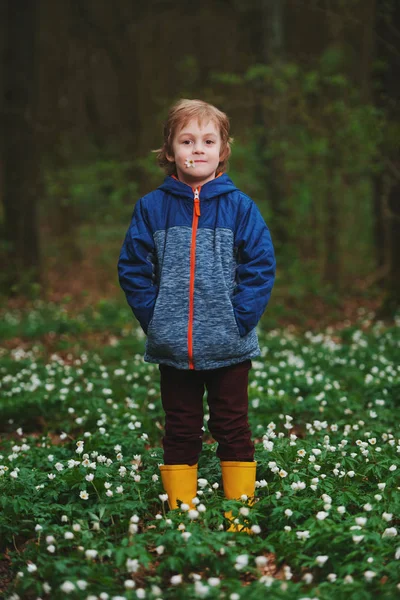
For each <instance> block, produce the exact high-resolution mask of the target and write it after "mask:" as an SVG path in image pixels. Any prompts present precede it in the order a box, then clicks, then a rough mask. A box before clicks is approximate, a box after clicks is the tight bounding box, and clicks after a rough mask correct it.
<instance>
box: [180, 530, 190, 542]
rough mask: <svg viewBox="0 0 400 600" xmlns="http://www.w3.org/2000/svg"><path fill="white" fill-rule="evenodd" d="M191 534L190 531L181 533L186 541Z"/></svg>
mask: <svg viewBox="0 0 400 600" xmlns="http://www.w3.org/2000/svg"><path fill="white" fill-rule="evenodd" d="M191 535H192V534H191V533H190V531H184V532H183V533H182V538H183V539H184V540H185V542H187V541H188V539H189V538H190V536H191Z"/></svg>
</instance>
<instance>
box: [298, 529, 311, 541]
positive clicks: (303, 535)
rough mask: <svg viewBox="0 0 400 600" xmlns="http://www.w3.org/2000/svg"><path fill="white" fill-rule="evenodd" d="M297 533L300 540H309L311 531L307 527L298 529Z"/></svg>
mask: <svg viewBox="0 0 400 600" xmlns="http://www.w3.org/2000/svg"><path fill="white" fill-rule="evenodd" d="M296 535H297V537H298V538H299V540H308V538H309V537H310V532H309V531H308V529H306V530H305V531H296Z"/></svg>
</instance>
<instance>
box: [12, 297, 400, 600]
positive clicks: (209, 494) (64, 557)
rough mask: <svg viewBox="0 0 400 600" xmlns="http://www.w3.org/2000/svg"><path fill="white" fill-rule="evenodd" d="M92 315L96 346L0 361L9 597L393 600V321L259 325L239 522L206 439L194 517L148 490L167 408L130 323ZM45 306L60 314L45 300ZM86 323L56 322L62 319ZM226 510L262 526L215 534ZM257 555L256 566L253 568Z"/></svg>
mask: <svg viewBox="0 0 400 600" xmlns="http://www.w3.org/2000/svg"><path fill="white" fill-rule="evenodd" d="M38 308H39V307H37V308H36V310H35V311H34V315H33V316H31V317H29V314H26V315H22V314H20V315H17V314H15V313H14V314H13V320H14V327H17V326H18V327H22V329H20V330H19V331H20V332H23V331H26V329H25V328H26V327H28V326H29V323H31V324H32V323H35V322H36V323H37V322H38V315H37V311H38ZM40 308H41V310H42V311H43V313H44V308H45V307H44V306H42V307H40ZM95 313H96V315H97V320H95V319H94V315H92V319H93V321H92V322H91V323H90V326H91V327H96V328H97V329H99V330H100V329H101V328H103V330H104V332H110V331H112V332H113V334H112V336H110V342H109V343H108V344H104V345H100V346H98V347H97V348H96V349H95V350H88V349H87V348H86V347H85V344H84V339H83V338H82V340H81V341H80V342H79V343H78V344H77V343H76V341H74V343H73V346H72V345H71V346H70V348H69V349H68V350H67V349H65V350H64V352H62V353H53V354H51V355H50V356H49V355H48V354H47V353H46V351H45V348H44V347H43V346H42V345H41V343H38V342H37V341H36V340H35V339H33V341H32V342H31V343H30V344H29V345H27V344H26V343H25V345H24V346H25V347H24V349H22V348H15V349H14V350H13V351H4V350H3V351H2V354H1V362H0V384H1V390H2V395H1V400H0V423H1V424H2V425H1V429H0V432H1V436H2V437H1V441H0V539H1V549H2V550H3V551H5V549H6V548H7V553H8V555H9V556H11V560H12V570H13V573H14V575H15V577H14V579H13V582H12V583H11V584H10V586H9V589H8V590H7V593H8V597H11V598H12V597H13V596H12V594H13V593H15V594H18V596H19V597H20V598H26V599H27V600H30V599H31V598H32V599H35V598H37V597H43V596H44V597H46V594H47V595H48V594H49V593H50V596H51V598H54V600H64V598H65V597H66V595H68V593H69V592H67V591H66V589H67V588H65V587H63V586H66V585H67V586H70V587H71V586H73V591H72V592H71V597H73V598H79V599H81V598H82V600H86V599H87V598H89V597H90V596H91V595H92V596H96V597H98V598H99V597H101V596H100V594H102V593H105V592H106V593H108V594H109V596H110V597H113V596H117V595H118V596H120V597H121V596H122V597H124V598H126V600H132V599H133V598H135V599H136V598H138V597H139V598H140V597H142V595H143V594H142V592H139V594H137V590H138V589H142V590H144V591H145V594H146V598H150V599H153V600H155V599H156V598H161V597H162V598H166V599H167V600H168V599H171V600H172V599H173V600H175V599H182V600H184V599H185V600H186V599H189V600H190V599H194V598H199V597H206V598H211V599H213V598H215V599H216V598H221V597H223V598H235V597H236V598H239V599H242V598H243V599H244V598H245V599H246V600H247V599H248V598H250V599H253V600H263V599H264V598H265V596H266V595H267V596H268V595H269V596H271V597H273V598H282V599H283V598H291V599H292V598H293V599H294V600H300V599H304V598H306V597H308V598H310V597H320V598H324V599H326V600H337V599H338V598H339V599H342V598H343V599H350V598H351V599H353V598H366V599H367V600H370V599H372V598H373V597H380V598H381V597H382V598H386V599H387V600H389V599H390V598H393V597H394V596H395V594H396V590H397V587H396V586H397V584H398V553H399V550H398V548H397V546H398V542H397V541H396V540H397V538H396V537H393V536H394V531H396V530H397V529H398V522H397V520H396V517H395V515H397V514H398V511H399V509H400V503H399V495H398V493H397V492H398V490H397V486H398V475H397V472H398V449H399V440H398V435H397V431H396V423H395V422H394V421H393V415H394V413H395V410H396V406H397V403H398V397H399V393H400V371H399V368H398V365H399V362H400V361H399V359H400V354H399V352H400V347H399V342H398V327H397V326H393V327H384V326H383V324H382V323H377V324H375V325H371V321H370V320H369V315H365V317H363V318H362V319H361V320H360V321H359V322H358V323H354V324H352V325H349V326H348V327H347V328H345V329H342V330H341V331H335V332H332V331H329V330H326V331H320V332H312V331H308V332H306V333H305V334H304V335H301V336H300V335H299V336H295V335H293V334H292V333H290V332H289V331H288V330H284V329H280V330H278V329H276V330H272V331H270V332H269V333H268V334H265V333H263V332H260V346H261V356H260V357H259V358H257V359H254V360H253V369H252V370H251V372H250V382H249V420H250V425H251V428H252V431H253V434H254V436H255V441H256V460H257V463H258V464H257V482H258V483H257V488H256V498H257V501H256V503H255V504H254V505H248V506H247V508H248V514H246V511H243V510H241V509H243V508H246V506H244V504H243V502H241V501H236V500H229V501H228V500H225V499H224V497H223V492H222V485H221V475H220V466H219V460H218V458H217V456H216V443H214V442H213V443H207V444H204V447H203V452H202V455H201V457H200V461H199V478H202V479H205V480H206V482H201V486H200V487H199V491H198V493H197V496H198V498H199V500H200V502H201V503H202V504H203V505H204V507H205V510H204V511H199V513H198V514H197V515H193V517H194V518H191V516H190V515H189V514H188V513H187V512H185V511H182V510H179V509H178V510H175V511H170V512H168V510H167V507H166V506H164V505H163V503H162V502H161V500H160V498H159V495H160V494H161V493H162V492H163V490H162V486H161V481H160V477H159V469H158V465H159V464H160V463H162V448H161V438H162V435H163V423H164V416H163V412H162V408H161V400H160V385H159V379H158V370H157V366H156V365H151V364H146V363H144V362H143V360H142V353H143V342H144V338H143V336H142V335H141V333H140V330H139V331H137V330H136V328H135V327H132V325H129V326H128V323H127V328H125V329H124V328H122V329H119V328H120V319H121V320H126V321H128V315H126V314H125V315H124V316H122V314H121V315H119V316H118V317H117V314H116V311H115V310H114V309H113V308H112V306H111V305H110V304H108V303H102V304H100V305H99V306H97V307H96V311H95ZM49 314H50V315H52V317H51V318H52V320H53V322H54V321H56V320H57V319H56V315H55V314H54V307H52V306H50V307H49ZM62 315H64V311H61V312H60V313H59V315H58V318H59V319H60V317H61V316H62ZM2 317H3V318H2V321H6V322H8V323H9V325H10V318H9V317H7V315H4V314H3V315H2ZM17 317H18V318H19V325H18V323H17V322H16V321H17ZM86 318H87V315H86V314H85V315H84V318H82V319H79V318H78V316H75V318H72V315H69V316H65V315H64V316H62V318H61V319H60V320H61V321H62V322H64V323H67V324H68V326H69V327H75V326H76V325H74V323H85V321H86ZM397 325H398V324H397ZM53 327H54V328H55V329H56V330H57V328H56V327H55V326H54V325H53ZM34 331H35V332H39V333H40V332H41V331H43V326H38V324H36V326H35V328H34V329H33V330H31V335H32V334H33V333H34ZM79 331H80V334H81V335H83V334H86V333H88V329H83V330H79ZM118 332H119V333H118ZM8 333H9V334H10V335H13V330H12V329H9V330H8ZM3 335H4V336H6V335H7V333H6V332H5V331H4V332H3ZM55 335H57V336H59V337H61V336H62V335H63V334H62V332H60V331H58V330H57V333H56V334H55ZM207 412H208V409H207V407H206V417H207ZM38 417H40V419H38ZM204 424H205V427H207V418H205V421H204ZM205 441H208V442H210V441H212V440H210V434H209V433H208V432H207V430H206V433H205ZM396 467H397V468H396ZM199 485H200V484H199ZM85 492H86V494H88V495H87V496H86V495H85ZM339 507H344V508H343V509H340V510H338V509H339ZM228 510H232V511H233V514H234V515H235V516H237V518H239V520H240V522H241V523H243V524H245V525H247V526H258V527H259V528H260V530H261V531H260V533H255V534H254V535H252V536H249V535H245V534H231V533H227V532H226V531H224V516H223V515H224V512H225V511H228ZM393 528H394V529H393ZM257 531H258V529H257V527H256V532H257ZM300 532H306V533H303V534H302V535H298V534H299V533H300ZM307 532H308V533H307ZM385 532H386V533H385ZM88 551H90V552H88ZM320 556H322V557H326V560H325V562H323V564H322V563H321V564H320V566H319V565H318V560H317V557H320ZM262 557H266V559H267V567H265V565H264V566H263V565H262V564H261V563H260V562H259V563H258V564H257V563H256V559H257V561H260V559H261V561H262V560H263V558H262ZM396 557H397V558H396ZM32 565H33V566H32ZM35 567H36V568H35ZM267 569H270V570H269V571H268V570H267ZM278 570H279V576H278ZM370 572H372V575H371V576H370V574H369V573H370ZM17 574H18V575H17ZM175 575H179V576H181V579H180V578H178V579H177V580H172V581H171V577H173V576H175ZM305 575H307V577H308V578H309V579H307V577H305ZM196 578H197V579H198V581H197V583H196ZM210 578H213V579H210ZM130 582H133V583H130ZM132 586H135V587H134V589H132ZM235 594H236V596H235ZM232 595H233V596H232ZM143 597H144V596H143Z"/></svg>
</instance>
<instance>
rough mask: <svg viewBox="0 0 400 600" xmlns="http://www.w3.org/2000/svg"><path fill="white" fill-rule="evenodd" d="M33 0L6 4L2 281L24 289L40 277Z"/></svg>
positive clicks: (9, 288)
mask: <svg viewBox="0 0 400 600" xmlns="http://www.w3.org/2000/svg"><path fill="white" fill-rule="evenodd" d="M38 4H39V2H32V1H31V0H18V2H15V0H8V2H7V3H6V11H5V13H6V14H5V18H6V34H7V37H6V47H5V53H4V56H5V63H4V99H3V111H2V124H3V127H2V130H3V132H4V142H3V153H4V155H3V167H4V175H3V181H4V185H3V196H2V200H3V207H4V240H5V247H4V252H3V256H2V263H3V264H2V267H3V268H2V273H3V276H2V280H1V286H2V288H3V290H4V291H5V292H8V293H10V292H11V293H15V292H19V291H22V290H23V289H27V288H25V285H26V284H27V283H31V282H38V281H39V280H40V255H39V236H38V226H37V206H38V183H39V181H38V155H37V147H36V146H37V145H36V131H35V128H36V105H37V102H36V100H37V98H36V60H35V57H36V34H37V20H36V17H37V7H38Z"/></svg>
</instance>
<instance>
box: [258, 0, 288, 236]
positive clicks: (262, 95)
mask: <svg viewBox="0 0 400 600" xmlns="http://www.w3.org/2000/svg"><path fill="white" fill-rule="evenodd" d="M284 9H285V2H284V0H261V1H260V4H259V8H258V10H257V11H256V12H255V14H254V18H255V19H254V28H253V31H252V33H253V37H252V39H253V44H254V55H255V60H256V62H258V63H261V64H268V65H270V66H274V65H278V64H279V63H280V62H282V61H283V60H284V55H285V42H284ZM254 124H255V127H256V136H257V149H256V150H257V153H258V155H259V156H260V157H261V158H262V161H263V162H264V163H265V169H263V172H264V178H263V179H264V181H263V187H264V188H265V190H266V191H267V194H268V197H269V198H270V200H271V202H272V204H273V207H274V219H275V222H274V235H275V237H274V242H275V244H276V245H277V246H285V244H286V242H287V239H288V234H287V232H288V229H287V225H288V215H287V206H286V203H285V196H286V194H285V186H284V182H285V177H284V167H283V164H282V157H281V156H280V155H275V156H273V157H272V158H269V159H267V158H266V155H267V151H268V147H269V145H270V142H271V141H272V139H273V140H274V141H277V140H279V139H280V138H281V136H282V135H284V129H285V126H286V110H285V102H284V98H283V97H282V94H281V93H279V92H277V91H276V90H275V89H273V88H271V86H268V85H266V84H261V85H260V87H259V89H258V90H257V95H256V100H255V105H254Z"/></svg>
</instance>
